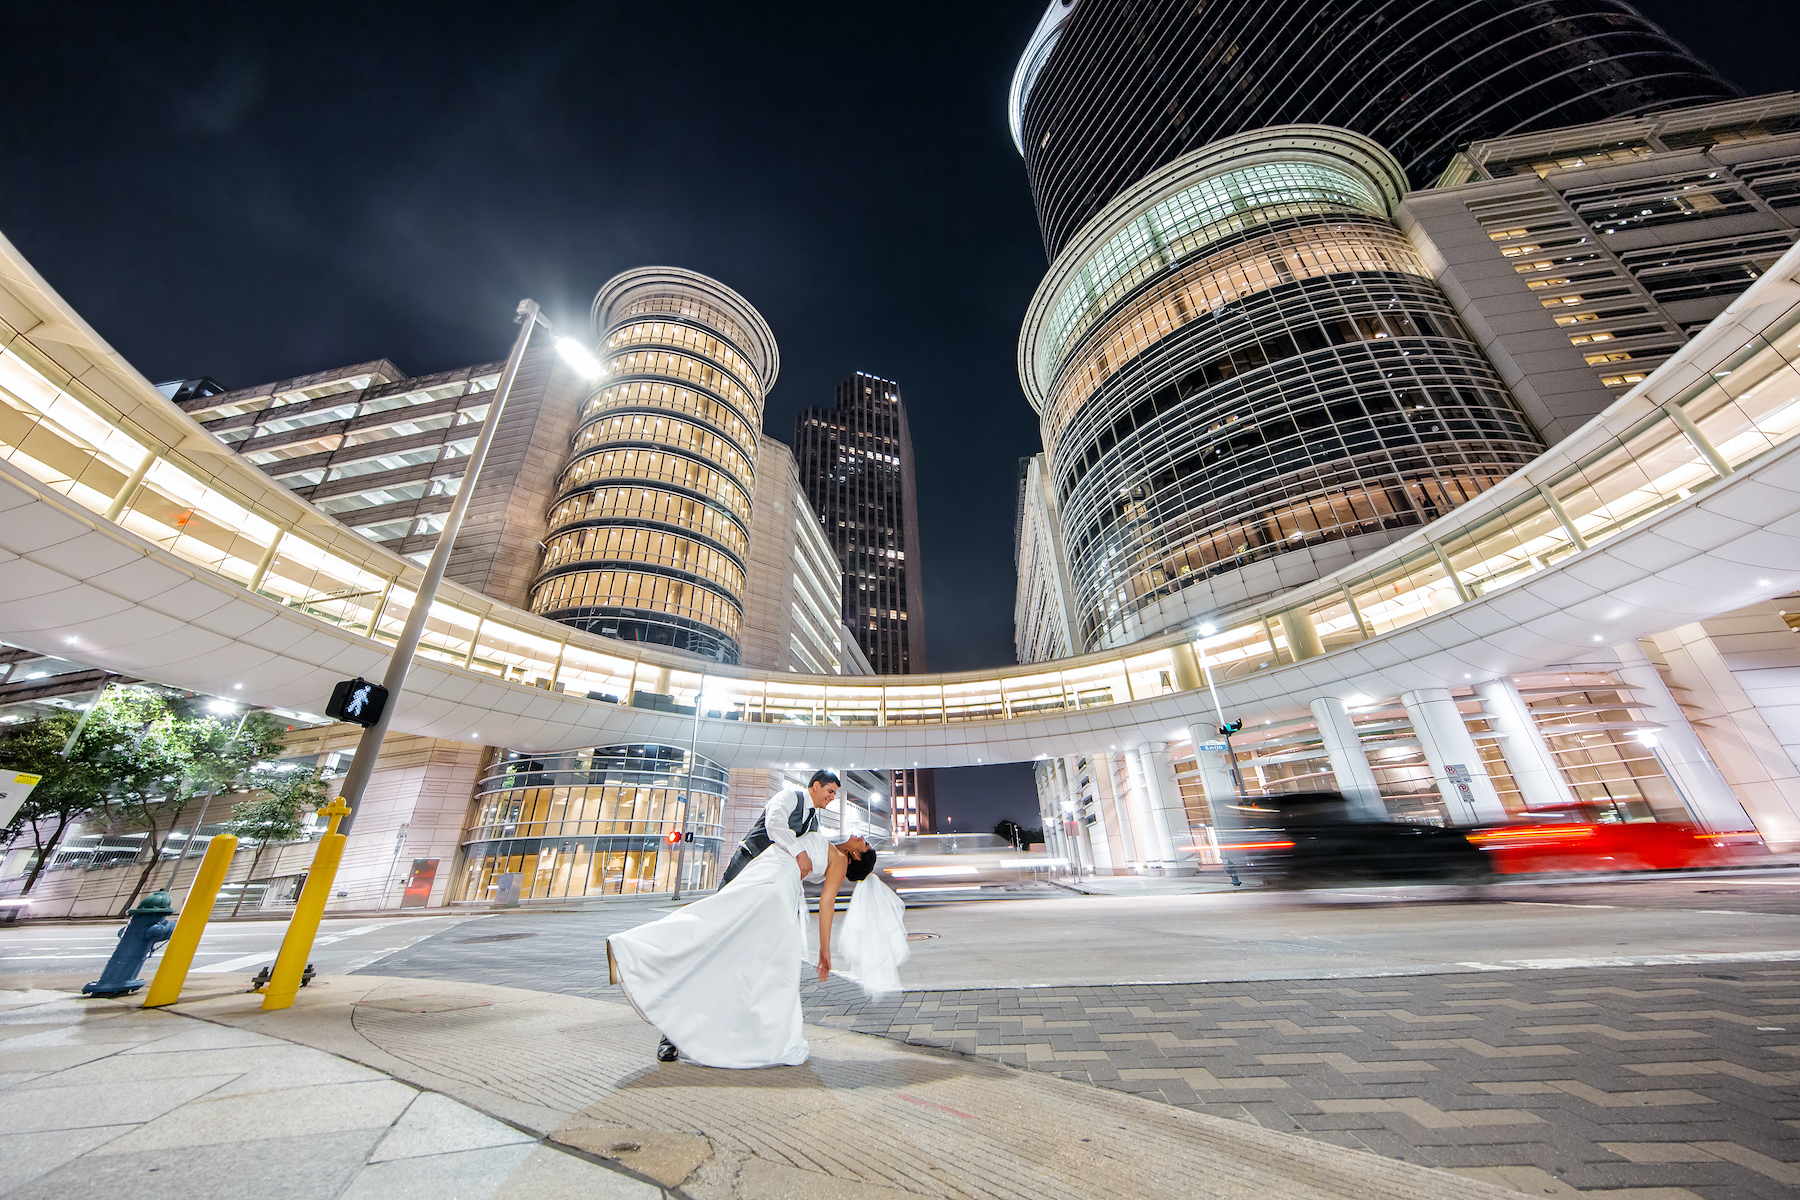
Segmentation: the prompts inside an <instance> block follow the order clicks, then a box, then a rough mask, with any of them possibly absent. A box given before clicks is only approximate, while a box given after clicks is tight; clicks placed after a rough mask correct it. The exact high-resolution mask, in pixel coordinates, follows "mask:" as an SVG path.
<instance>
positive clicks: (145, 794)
mask: <svg viewBox="0 0 1800 1200" xmlns="http://www.w3.org/2000/svg"><path fill="white" fill-rule="evenodd" d="M200 703H201V701H200V699H199V698H198V697H193V696H187V697H171V696H167V695H164V694H163V693H161V692H156V691H152V690H151V689H149V688H114V689H112V690H111V691H110V692H108V693H107V694H106V695H105V696H103V697H102V698H101V700H100V702H99V704H97V705H96V706H95V709H94V714H93V717H92V718H91V719H90V722H89V728H88V731H87V732H86V733H84V734H83V735H82V742H83V744H85V743H87V741H88V739H90V738H91V739H93V743H94V747H95V751H94V752H95V755H96V759H97V761H98V763H99V765H100V767H101V769H102V770H104V771H106V772H107V773H108V775H109V777H110V779H111V781H112V787H111V789H110V791H109V792H108V794H107V796H106V808H107V811H108V813H109V815H111V816H112V817H113V818H114V819H115V820H117V821H120V822H122V823H124V824H128V825H135V826H137V827H139V828H141V829H143V830H144V831H145V833H146V834H147V835H148V836H146V837H145V839H144V847H143V849H144V850H148V851H149V861H147V862H146V863H145V864H144V869H143V871H142V872H141V873H140V874H139V875H138V879H137V883H136V885H135V886H133V888H132V889H131V894H130V895H129V896H127V897H126V899H125V903H124V905H123V906H122V908H121V915H123V914H124V913H125V912H128V911H129V910H130V909H131V906H132V905H133V904H135V903H137V898H138V896H139V894H140V893H142V891H143V890H144V885H145V884H146V883H148V882H149V879H150V874H151V872H153V871H154V870H156V867H157V864H158V863H159V862H161V861H162V854H163V849H164V848H165V847H166V846H167V845H168V841H169V836H170V835H171V834H172V833H173V832H174V829H175V826H176V825H177V824H178V823H179V822H180V820H181V816H182V814H183V813H184V812H186V811H187V809H188V806H189V805H191V804H192V803H193V802H194V801H195V800H196V799H198V798H200V797H201V796H212V795H215V794H217V793H218V792H219V791H225V790H229V789H230V788H231V787H232V786H234V785H235V784H236V783H237V781H238V780H240V779H241V778H242V777H243V775H244V773H245V772H246V771H248V770H249V769H250V767H251V766H253V765H254V764H255V763H257V762H259V761H262V760H264V759H266V758H268V757H270V756H271V755H273V754H274V753H276V752H277V749H278V747H279V745H280V726H279V724H278V723H277V722H276V721H275V720H274V719H273V718H272V717H269V716H268V715H267V714H264V713H251V714H248V715H247V716H245V717H244V718H243V720H242V721H233V720H231V719H230V716H229V715H219V714H214V715H207V714H203V713H201V712H200V711H199V705H200ZM142 852H143V851H142V850H140V851H139V853H140V854H141V853H142Z"/></svg>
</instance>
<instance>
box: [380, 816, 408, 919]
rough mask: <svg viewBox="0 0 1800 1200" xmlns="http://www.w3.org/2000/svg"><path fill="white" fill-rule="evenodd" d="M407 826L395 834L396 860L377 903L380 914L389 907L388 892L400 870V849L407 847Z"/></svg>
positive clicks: (401, 827) (391, 863)
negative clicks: (395, 874) (396, 873)
mask: <svg viewBox="0 0 1800 1200" xmlns="http://www.w3.org/2000/svg"><path fill="white" fill-rule="evenodd" d="M407 828H408V827H407V826H406V825H401V826H400V828H399V829H397V830H395V832H394V860H393V861H392V862H390V863H389V864H388V877H387V883H386V884H385V885H383V887H382V889H381V898H380V899H379V900H377V901H376V902H375V911H377V912H380V911H381V910H382V909H384V908H386V907H387V890H388V888H391V887H393V886H394V873H395V872H396V871H398V870H399V869H400V848H401V847H402V846H404V845H406V831H407Z"/></svg>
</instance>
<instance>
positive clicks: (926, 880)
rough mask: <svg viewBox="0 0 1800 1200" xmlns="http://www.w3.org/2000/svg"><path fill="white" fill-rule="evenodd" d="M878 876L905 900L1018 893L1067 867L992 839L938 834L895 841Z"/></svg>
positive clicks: (877, 869)
mask: <svg viewBox="0 0 1800 1200" xmlns="http://www.w3.org/2000/svg"><path fill="white" fill-rule="evenodd" d="M880 852H881V859H880V861H879V862H878V863H877V865H876V867H875V873H876V874H877V875H880V876H881V877H882V878H883V879H884V880H886V881H887V885H888V886H889V887H891V888H893V889H894V891H895V892H897V893H899V894H900V895H901V896H908V895H920V894H923V893H926V892H947V891H961V890H964V889H967V888H1000V887H1015V886H1017V885H1019V884H1022V883H1029V882H1031V881H1032V880H1033V879H1037V878H1040V877H1043V876H1047V875H1049V874H1051V873H1052V872H1054V871H1055V870H1056V869H1057V868H1058V867H1060V866H1062V865H1063V862H1062V860H1061V859H1052V858H1047V857H1045V856H1044V855H1042V854H1030V853H1027V852H1025V851H1023V850H1018V849H1015V848H1014V847H1013V845H1012V844H1011V843H1010V842H1008V841H1007V840H1006V839H1005V838H1002V837H998V836H996V835H994V834H991V833H938V834H919V835H916V836H913V837H902V838H895V839H894V840H893V841H892V842H891V843H889V844H888V845H885V846H882V847H880Z"/></svg>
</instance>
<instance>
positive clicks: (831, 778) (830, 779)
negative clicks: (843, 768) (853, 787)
mask: <svg viewBox="0 0 1800 1200" xmlns="http://www.w3.org/2000/svg"><path fill="white" fill-rule="evenodd" d="M815 783H835V784H837V785H838V786H839V787H843V786H844V781H843V780H841V779H839V778H838V777H837V772H836V771H825V770H819V771H814V772H813V777H812V778H811V779H809V780H807V781H806V786H807V787H811V786H812V785H813V784H815Z"/></svg>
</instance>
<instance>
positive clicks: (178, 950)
mask: <svg viewBox="0 0 1800 1200" xmlns="http://www.w3.org/2000/svg"><path fill="white" fill-rule="evenodd" d="M237 843H238V840H237V839H236V838H234V837H232V836H231V835H230V834H229V833H221V834H219V835H217V836H216V837H214V838H213V840H212V841H210V842H208V843H206V857H205V858H202V859H201V860H200V869H199V870H198V871H196V872H195V873H194V882H193V885H192V886H191V887H189V888H188V894H187V899H186V900H184V901H182V903H181V919H180V920H179V921H176V922H175V932H174V933H173V934H172V935H170V937H169V944H168V945H167V946H165V947H163V959H162V965H161V966H159V967H157V968H156V978H154V979H152V980H151V981H150V990H149V991H148V992H145V993H144V1007H145V1008H157V1007H159V1006H161V1005H164V1004H173V1003H175V1002H176V1001H177V1000H179V999H181V985H182V984H184V983H186V982H187V974H188V968H189V967H191V966H193V965H194V951H195V950H196V949H198V948H199V946H200V935H201V934H203V933H205V932H206V922H207V919H208V918H210V917H211V916H212V908H213V901H214V900H215V899H217V898H218V895H219V885H220V884H221V883H224V882H225V872H227V871H229V870H231V856H232V855H233V854H236V853H237Z"/></svg>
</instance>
